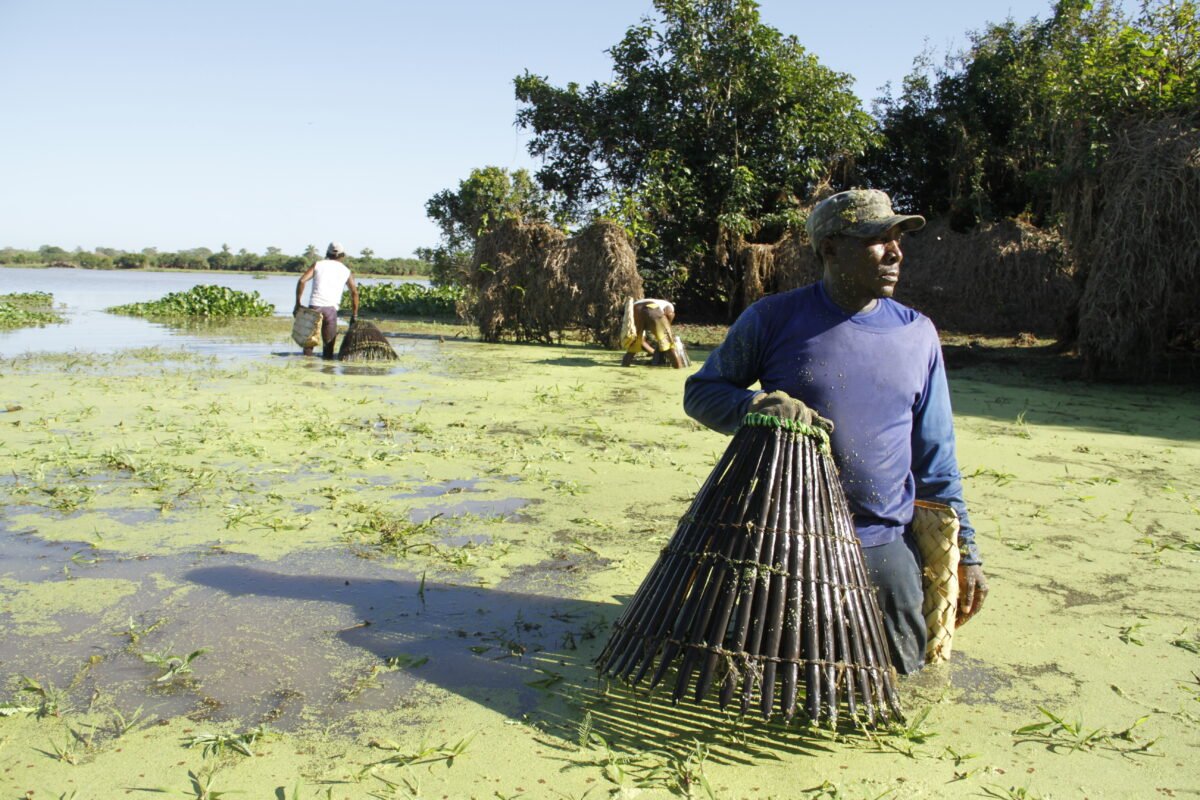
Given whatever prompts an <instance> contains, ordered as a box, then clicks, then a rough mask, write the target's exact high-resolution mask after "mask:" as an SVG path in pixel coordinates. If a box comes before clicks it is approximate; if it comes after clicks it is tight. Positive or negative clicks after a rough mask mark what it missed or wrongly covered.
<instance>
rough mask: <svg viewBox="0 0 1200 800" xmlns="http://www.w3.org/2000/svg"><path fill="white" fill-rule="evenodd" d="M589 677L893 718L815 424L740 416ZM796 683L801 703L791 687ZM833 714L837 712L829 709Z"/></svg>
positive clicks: (844, 513)
mask: <svg viewBox="0 0 1200 800" xmlns="http://www.w3.org/2000/svg"><path fill="white" fill-rule="evenodd" d="M597 667H598V668H599V669H600V671H601V672H602V673H603V674H606V675H609V676H611V677H615V678H621V679H623V680H626V681H628V682H630V683H633V684H636V683H638V682H639V681H641V680H642V679H643V678H644V677H645V676H646V675H647V674H649V675H650V676H651V677H650V686H651V688H653V687H654V686H657V685H658V684H659V683H660V682H661V681H662V680H663V679H664V678H665V677H667V676H668V674H671V673H672V670H673V680H674V691H673V696H672V699H673V700H674V701H675V702H678V701H679V700H680V699H682V698H684V697H685V696H688V695H689V694H690V695H691V696H692V697H693V698H694V700H695V701H696V702H697V703H700V702H702V701H703V699H704V698H705V697H706V696H707V695H709V693H710V691H712V692H715V694H716V695H717V699H718V702H719V704H720V706H721V707H722V708H725V707H727V706H728V705H729V704H730V703H731V702H735V703H736V704H737V705H738V706H740V709H741V711H742V713H746V712H747V711H749V710H750V709H751V707H754V708H756V709H757V711H758V713H760V714H761V715H762V717H763V718H764V719H769V718H770V716H771V715H772V713H774V712H775V711H779V712H781V713H782V714H783V716H784V718H785V719H786V720H791V719H792V717H793V716H794V714H795V712H796V710H797V709H801V710H802V711H803V713H804V714H805V715H806V716H807V718H808V719H809V720H810V721H811V722H814V723H816V722H821V721H827V722H828V723H829V724H830V725H836V724H837V722H838V720H839V719H846V718H849V719H851V720H854V721H855V722H859V723H866V724H874V723H875V722H877V721H880V722H886V721H888V720H890V719H901V718H902V714H901V710H900V702H899V696H898V693H897V690H896V677H895V672H894V670H893V668H892V666H891V658H890V655H889V652H888V646H887V642H886V639H885V638H884V633H883V620H882V617H881V615H880V613H879V607H878V605H877V603H876V600H875V590H874V588H873V587H872V586H871V583H870V581H869V579H868V578H867V573H866V568H865V566H864V564H863V559H862V552H861V550H860V549H859V544H858V539H857V537H856V536H855V533H854V525H853V523H852V522H851V519H850V511H849V508H848V507H847V505H846V499H845V496H844V495H843V494H842V489H841V486H840V484H839V483H838V478H837V474H836V469H835V467H834V465H833V460H832V459H831V457H830V456H829V440H828V437H827V436H826V434H825V432H824V431H822V430H820V429H818V428H813V427H809V426H806V425H803V424H801V423H798V422H791V421H782V420H780V419H778V418H776V417H767V416H762V415H758V414H749V415H747V416H746V418H745V419H744V420H743V423H742V426H741V428H739V429H738V432H737V433H736V434H735V435H734V437H733V441H732V442H730V444H729V447H728V448H727V449H726V451H725V453H724V454H723V455H722V456H721V460H720V461H719V463H718V464H717V466H716V468H715V469H714V470H713V471H712V473H711V474H710V475H709V477H708V479H707V481H706V482H705V484H704V486H703V487H701V489H700V492H699V494H697V495H696V498H695V500H693V501H692V505H691V507H690V508H689V509H688V511H687V513H685V514H684V515H683V517H682V519H681V520H680V522H679V526H678V528H677V529H676V531H675V535H674V537H672V539H671V541H670V543H669V544H668V545H667V547H666V548H665V549H664V550H663V551H662V553H661V555H660V556H659V559H658V561H657V562H656V563H655V565H654V567H653V568H652V569H651V570H650V573H649V574H648V575H647V576H646V579H645V580H644V581H643V582H642V585H641V587H640V588H639V589H638V591H637V593H636V594H635V595H634V598H633V600H632V601H631V602H630V603H629V606H628V607H627V608H626V609H625V611H624V613H623V614H622V615H621V617H620V619H619V620H618V621H617V622H616V624H615V626H614V629H613V632H612V635H611V637H610V638H609V640H608V643H607V644H606V645H605V648H604V650H603V652H602V653H601V655H600V657H599V659H598V660H597ZM801 689H802V690H803V697H802V698H801V696H800V690H801ZM843 708H844V714H843Z"/></svg>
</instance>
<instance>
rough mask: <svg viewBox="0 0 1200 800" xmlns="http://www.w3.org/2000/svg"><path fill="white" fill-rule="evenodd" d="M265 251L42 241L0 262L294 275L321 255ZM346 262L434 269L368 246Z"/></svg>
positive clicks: (396, 270) (359, 268)
mask: <svg viewBox="0 0 1200 800" xmlns="http://www.w3.org/2000/svg"><path fill="white" fill-rule="evenodd" d="M268 250H269V252H267V253H266V254H263V255H260V254H258V253H251V252H249V251H247V250H240V251H238V252H237V253H233V252H231V251H230V250H229V249H228V248H222V249H221V250H218V251H216V252H213V251H212V250H209V249H208V248H207V247H198V248H195V249H192V250H181V251H178V252H174V253H171V252H162V253H160V252H158V251H157V250H156V249H155V248H153V247H147V248H145V249H143V250H142V251H140V252H129V251H125V250H116V249H113V248H108V247H98V248H96V249H95V250H92V251H87V250H82V249H77V250H74V251H68V250H64V249H63V248H61V247H56V246H54V245H44V246H42V247H40V248H38V249H37V250H20V249H17V248H13V247H4V248H0V267H25V268H30V269H45V268H50V267H60V268H71V269H95V270H144V271H152V270H155V271H162V272H252V273H266V274H281V275H298V274H300V273H302V272H304V270H306V269H308V268H309V267H311V266H312V265H313V264H314V263H315V262H317V261H319V260H320V259H321V255H320V253H319V252H318V251H317V250H316V248H315V247H311V246H310V247H309V248H308V250H306V251H305V252H304V253H303V254H302V255H298V256H293V255H286V254H284V253H282V252H279V250H278V248H274V247H272V248H268ZM345 263H346V266H348V267H350V269H352V270H354V272H355V274H357V275H359V276H361V277H374V276H388V277H397V276H411V277H418V278H428V277H429V276H430V274H431V272H432V269H433V267H432V265H431V264H430V263H429V262H427V261H424V260H422V259H419V258H377V257H376V256H375V254H374V253H373V252H372V251H371V250H370V249H369V248H367V249H364V250H363V251H362V254H361V255H359V256H357V257H356V256H347V258H346V262H345Z"/></svg>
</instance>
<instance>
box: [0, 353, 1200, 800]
mask: <svg viewBox="0 0 1200 800" xmlns="http://www.w3.org/2000/svg"><path fill="white" fill-rule="evenodd" d="M411 345H412V346H410V347H402V348H397V349H398V350H399V351H400V354H401V360H400V362H398V364H397V367H398V369H397V370H396V371H394V372H388V373H382V374H381V373H366V374H357V373H350V372H347V371H344V370H338V369H326V368H325V366H322V365H316V366H314V364H313V363H312V362H311V361H308V362H306V361H305V360H303V359H299V358H290V357H289V358H270V357H268V358H255V359H249V360H241V361H228V360H223V359H222V360H218V359H213V358H210V357H207V356H197V355H195V354H187V353H176V352H172V351H131V352H127V353H121V354H118V355H115V356H111V357H108V356H105V357H99V356H97V357H92V356H86V355H80V354H72V355H71V356H54V355H48V356H39V357H30V358H19V359H11V360H8V361H5V362H2V363H0V372H2V373H3V377H4V380H3V382H2V383H0V387H2V388H0V393H2V394H0V407H6V408H8V407H12V406H19V409H18V410H16V411H9V412H6V413H5V414H4V415H3V418H2V420H0V426H2V427H3V436H2V437H0V447H2V448H3V450H2V451H0V452H3V454H4V456H5V459H6V466H7V468H8V471H7V474H6V475H5V476H4V479H3V480H0V503H2V504H3V505H2V507H0V633H2V634H3V635H2V636H0V674H2V675H3V677H4V679H5V681H6V686H7V694H6V695H5V696H4V697H2V698H0V700H7V701H8V702H9V711H8V712H6V715H5V716H3V717H0V788H2V790H3V791H4V792H7V793H8V794H9V795H11V796H24V794H25V793H26V792H28V791H30V790H33V791H34V792H35V796H51V797H58V796H60V795H66V796H70V792H71V791H72V790H73V789H78V790H79V795H78V796H79V797H112V796H124V795H125V793H126V792H127V791H130V790H132V789H137V788H143V789H145V788H153V787H160V786H161V787H167V788H169V789H171V790H172V791H175V792H183V791H187V790H188V787H189V786H190V779H189V778H188V772H189V771H191V772H192V773H193V774H194V775H197V776H208V775H212V776H213V777H212V780H213V781H214V783H213V786H214V788H216V789H217V790H220V791H226V790H237V791H241V792H242V793H243V794H244V795H245V796H248V797H278V796H285V797H290V796H292V792H293V790H294V789H297V788H298V793H297V796H300V797H304V798H308V797H317V796H320V797H325V796H326V790H330V796H332V797H352V798H360V797H379V796H384V797H406V796H437V797H440V796H449V797H467V796H475V797H495V796H497V795H499V796H512V795H524V796H527V797H554V796H567V797H581V796H584V795H585V794H586V795H588V796H590V797H604V796H609V795H610V794H613V793H616V794H617V795H620V794H621V793H624V795H625V796H632V795H634V794H637V793H640V795H641V796H643V797H659V796H686V793H687V790H688V787H690V788H691V790H692V791H693V794H697V793H699V796H704V794H703V791H704V790H703V789H702V788H700V787H702V784H701V783H700V782H699V777H700V776H701V775H702V776H703V777H704V779H705V781H707V782H708V785H709V786H711V787H712V790H713V793H714V795H715V796H718V797H756V798H757V797H769V796H777V797H796V796H808V797H835V796H836V797H849V798H860V797H877V796H890V797H947V796H1002V797H1018V796H1024V797H1048V796H1054V797H1061V796H1068V797H1077V796H1078V797H1143V796H1171V794H1172V793H1174V795H1175V796H1186V793H1187V792H1188V791H1191V790H1192V789H1194V787H1195V786H1197V785H1200V772H1198V770H1197V767H1196V763H1197V760H1196V759H1195V757H1194V756H1195V752H1196V746H1197V745H1196V743H1197V741H1200V739H1198V736H1200V700H1198V698H1200V683H1198V682H1197V681H1196V678H1195V675H1196V674H1197V673H1200V655H1198V654H1197V649H1200V648H1198V647H1197V641H1198V640H1197V633H1198V632H1200V627H1198V626H1196V624H1195V620H1196V619H1197V617H1198V616H1200V614H1198V612H1200V602H1198V598H1197V592H1198V590H1197V580H1196V577H1197V567H1198V563H1200V533H1198V529H1200V498H1198V495H1197V492H1196V489H1195V487H1196V486H1197V485H1200V448H1198V446H1197V441H1198V440H1200V410H1198V406H1197V404H1196V403H1195V402H1194V399H1195V398H1194V397H1188V396H1186V395H1185V394H1183V392H1182V390H1179V391H1174V390H1164V389H1149V390H1133V389H1126V388H1114V387H1104V386H1090V385H1086V384H1079V383H1067V382H1062V381H1058V380H1055V379H1045V378H1044V377H1039V378H1038V379H1036V380H1031V379H1030V378H1029V377H1028V376H1026V375H1023V374H1022V373H1021V372H1019V371H1018V370H1017V369H1016V368H1014V367H1012V366H1006V365H999V366H997V365H990V366H989V365H983V366H977V367H970V368H964V369H959V370H955V371H954V372H953V373H952V376H951V380H952V391H953V393H954V398H953V399H954V403H955V409H956V413H957V416H958V438H959V449H960V462H961V464H962V469H963V473H964V475H965V480H966V487H967V492H968V501H969V502H970V504H971V508H972V515H973V518H974V520H975V523H976V526H977V528H978V529H979V531H980V541H981V545H982V547H983V548H984V557H985V559H986V561H987V564H986V569H987V571H988V575H989V579H990V581H991V584H992V594H991V597H990V598H989V601H988V606H987V608H986V609H985V611H984V613H983V614H982V615H981V616H980V617H979V618H978V619H977V620H976V621H973V622H972V623H971V624H970V625H969V626H968V627H967V628H965V629H964V630H963V631H961V632H960V635H959V637H958V638H957V639H956V647H957V651H956V656H955V659H954V661H953V662H952V663H951V664H950V665H948V666H947V667H943V668H939V669H937V670H930V671H928V672H926V673H924V674H922V675H920V676H918V677H916V678H914V679H911V680H907V681H905V682H904V684H903V686H902V692H903V697H904V701H905V703H906V707H907V708H908V710H909V717H910V723H911V724H912V725H913V726H914V727H912V728H911V729H909V730H898V731H893V732H892V733H891V734H890V735H873V736H871V737H867V736H865V735H862V734H859V733H854V732H852V731H843V732H841V733H838V734H832V733H830V732H822V731H808V730H806V729H804V728H800V727H795V726H793V727H792V728H784V727H782V726H780V725H778V724H771V725H763V724H761V723H759V722H757V721H754V720H738V719H736V718H732V717H728V716H725V715H724V714H722V713H720V712H719V711H717V710H716V709H714V708H710V707H707V706H705V707H699V708H698V707H695V706H690V705H682V706H679V707H677V708H676V707H672V706H670V704H669V703H667V702H665V701H664V700H663V699H662V698H661V697H659V696H658V695H657V694H650V695H647V694H645V693H644V692H631V691H629V690H627V689H625V688H622V687H615V686H605V685H603V684H600V683H598V682H597V680H596V678H595V675H594V672H593V670H592V668H591V659H592V658H593V657H594V656H595V655H596V653H597V652H598V648H599V647H600V645H601V644H602V643H603V640H604V638H605V636H606V634H607V625H608V624H609V623H610V621H611V620H612V619H613V618H614V617H615V616H616V615H617V613H619V610H620V607H621V604H622V603H623V602H625V601H626V600H627V598H628V596H629V594H630V593H632V592H633V591H634V590H635V589H636V588H637V585H638V584H639V582H640V581H641V579H642V577H643V576H644V575H645V573H646V572H647V571H648V570H649V568H650V566H651V564H652V563H653V561H654V559H655V558H656V557H657V554H658V551H659V549H660V548H661V547H662V546H663V545H664V544H665V543H666V541H667V539H668V538H669V537H670V535H671V533H672V532H673V530H674V526H675V523H676V520H677V519H678V517H679V515H680V514H681V513H682V512H683V511H684V509H685V508H686V506H687V504H688V502H689V501H690V500H691V498H692V497H693V496H694V494H695V492H696V490H697V488H698V486H699V483H700V481H702V480H703V479H704V477H705V476H706V475H707V473H708V470H709V469H710V468H711V466H712V464H713V463H714V461H715V459H716V457H717V456H718V455H719V454H720V452H721V451H722V450H723V448H724V446H725V443H726V441H727V440H726V439H725V438H724V437H721V436H719V435H716V434H713V433H711V432H707V431H703V430H700V429H699V428H698V427H697V426H696V425H694V424H693V423H691V422H690V421H688V420H687V419H686V418H684V417H683V415H682V412H681V411H680V410H679V393H680V390H681V386H682V379H683V377H684V375H683V374H681V373H678V372H675V371H672V370H652V369H649V368H636V369H621V368H620V367H618V366H616V365H617V363H618V361H619V357H615V356H614V355H613V354H610V353H606V352H603V351H598V350H592V349H588V348H582V347H563V348H543V347H521V346H492V345H483V344H478V343H472V342H463V341H454V340H447V341H444V342H439V341H437V340H436V339H432V338H425V339H412V340H411ZM274 347H275V348H276V349H279V348H280V347H281V345H278V344H276V345H274ZM696 355H697V358H696V363H699V362H700V357H699V356H701V355H702V354H700V353H697V354H696ZM198 650H204V651H205V652H203V653H202V654H200V655H198V656H196V657H195V658H194V659H193V660H192V661H191V662H189V663H188V664H187V667H188V671H181V672H179V673H178V674H177V675H175V676H173V677H170V678H168V679H166V680H159V679H160V678H162V677H163V676H164V674H165V673H166V672H168V671H169V665H170V664H171V663H172V662H171V660H170V659H171V657H175V658H176V660H177V661H178V660H181V659H182V658H184V657H186V656H187V655H189V654H191V653H194V652H196V651H198ZM156 659H157V661H156ZM31 682H32V683H31ZM35 686H36V687H37V688H34V687H35ZM139 708H140V709H141V711H140V712H137V709H139ZM14 709H17V710H14ZM20 709H26V710H20ZM1047 714H1051V715H1054V717H1056V718H1058V719H1060V720H1062V721H1063V723H1054V722H1052V721H1051V718H1050V717H1048V716H1047ZM117 715H120V716H121V717H122V718H124V719H125V720H126V721H128V720H129V719H130V718H132V717H134V716H137V717H138V718H139V719H140V720H141V722H140V723H138V724H136V725H134V726H132V728H130V729H129V730H126V731H124V732H118V731H119V729H120V728H121V727H123V726H121V725H119V724H117ZM1143 718H1144V719H1143ZM1043 723H1044V724H1043ZM1064 723H1065V724H1064ZM259 725H266V726H267V728H266V731H267V733H266V734H265V735H263V736H261V737H257V738H255V737H250V741H252V746H251V747H250V750H251V751H252V752H255V753H257V754H258V755H256V756H254V757H247V756H245V755H243V754H241V753H240V752H239V751H238V750H237V749H235V748H233V747H232V746H226V747H224V748H223V749H219V750H213V749H209V750H208V751H207V752H206V751H205V748H204V747H203V746H201V745H200V744H197V745H196V746H194V747H189V746H188V745H189V743H191V742H193V740H194V737H196V736H197V735H200V734H217V733H220V734H222V735H224V736H227V737H236V736H239V735H241V736H248V735H249V734H251V733H253V732H254V731H256V730H257V729H258V726H259ZM1038 725H1041V726H1042V727H1037V728H1034V729H1030V726H1038ZM1022 730H1024V731H1025V733H1022V734H1018V733H1016V732H1017V731H1022ZM1072 730H1077V731H1079V733H1072ZM270 731H276V732H277V733H274V734H272V733H270ZM1092 731H1095V732H1096V734H1095V735H1094V736H1093V737H1092V738H1090V739H1088V740H1087V741H1085V742H1084V743H1082V744H1080V743H1079V741H1078V740H1079V739H1080V738H1082V737H1085V736H1086V735H1087V734H1088V733H1089V732H1092ZM76 734H78V735H76ZM593 734H595V736H596V737H599V738H595V737H593ZM472 735H473V737H474V738H471V737H472ZM464 741H466V744H465V745H462V749H461V751H460V752H458V753H457V754H456V755H454V757H453V758H450V757H449V756H447V755H446V754H447V753H449V752H452V751H454V750H455V748H456V747H457V746H459V745H460V744H461V743H462V742H464ZM84 787H86V789H85V788H84ZM589 792H590V794H588V793H589ZM556 793H557V794H556ZM989 793H991V794H989ZM996 793H998V794H996Z"/></svg>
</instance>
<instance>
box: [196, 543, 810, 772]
mask: <svg viewBox="0 0 1200 800" xmlns="http://www.w3.org/2000/svg"><path fill="white" fill-rule="evenodd" d="M184 577H185V578H186V579H187V580H188V581H191V582H193V583H196V584H200V585H202V586H205V587H209V588H211V589H216V590H218V591H220V592H222V593H224V594H226V595H227V596H229V597H231V598H242V597H258V598H263V597H269V598H278V599H287V600H293V601H301V602H303V603H336V604H339V605H341V606H344V607H345V608H346V609H348V610H349V613H350V616H351V617H353V618H354V619H357V620H359V621H358V622H357V623H356V624H353V625H350V626H348V627H345V628H342V629H340V630H338V631H336V634H335V635H336V637H337V639H338V640H339V641H340V642H342V643H344V644H345V645H348V646H350V647H351V648H354V649H355V650H358V651H361V652H364V653H368V654H370V655H371V656H372V657H373V660H375V661H376V662H383V663H398V664H407V665H412V666H411V667H410V668H408V669H407V670H405V673H406V674H405V677H407V678H409V679H410V680H411V679H419V680H420V681H425V682H428V683H432V684H434V685H436V686H438V687H440V688H441V689H444V690H446V691H449V692H453V693H454V694H457V695H459V696H460V697H463V698H465V699H467V700H470V701H472V702H474V703H478V704H479V705H481V706H485V707H488V708H491V709H493V710H494V711H497V712H498V713H501V714H504V715H506V716H509V717H511V718H514V719H528V718H533V719H534V720H537V721H539V722H540V723H541V724H542V726H543V727H545V728H547V729H548V730H550V731H551V732H553V733H555V734H557V735H559V736H561V737H562V738H564V739H566V740H568V741H574V740H576V739H577V737H578V730H579V727H580V725H581V724H582V721H583V719H584V716H585V714H586V715H588V717H589V719H590V726H591V729H592V730H593V731H595V732H597V733H599V734H600V735H601V736H602V737H604V739H605V740H606V741H607V742H608V743H609V744H610V746H612V747H614V748H616V749H620V750H626V751H637V750H648V749H650V748H654V749H659V750H665V751H667V752H670V753H673V754H674V755H675V756H677V757H682V756H683V755H685V754H686V753H688V752H689V751H691V750H692V749H693V748H694V747H695V743H696V742H701V743H703V744H706V745H708V746H709V747H710V748H711V749H712V756H713V758H714V760H718V761H726V762H737V763H746V764H750V763H753V761H754V760H755V759H756V758H759V757H777V756H778V753H779V752H780V751H781V750H782V751H787V752H793V753H804V752H814V751H817V750H824V749H826V748H825V746H824V745H823V744H822V743H821V738H822V735H821V734H817V735H814V734H813V732H811V731H808V730H807V729H805V728H804V727H803V726H800V725H792V726H784V725H782V724H779V723H773V724H769V725H768V724H763V723H761V722H760V721H758V720H757V719H745V720H739V719H737V718H736V717H734V716H732V715H727V714H725V713H723V712H720V711H719V710H717V709H716V708H715V706H713V705H712V704H711V703H708V704H706V705H704V706H699V707H698V706H694V705H680V706H672V705H671V704H670V702H669V699H668V698H666V697H664V696H662V693H661V692H656V693H655V694H654V695H647V694H646V693H645V692H643V691H636V690H633V689H630V688H628V687H625V686H621V685H614V684H609V683H608V682H602V681H600V680H599V679H598V678H597V676H596V673H595V670H594V668H593V666H592V661H593V659H594V658H595V657H596V656H597V655H598V654H599V651H600V648H601V647H602V646H603V643H604V641H605V639H606V638H607V634H608V630H609V626H610V624H611V622H612V620H613V619H614V618H615V617H616V615H617V613H618V612H619V608H620V607H619V606H618V605H615V604H609V603H596V602H589V601H580V600H568V599H564V598H561V597H552V596H542V595H533V594H525V593H517V592H509V591H503V590H498V589H485V588H478V587H469V586H453V585H447V584H434V583H429V584H425V585H422V584H421V583H420V582H419V581H412V580H410V579H378V578H368V579H363V578H358V579H347V578H346V577H344V576H342V575H328V574H299V573H292V572H282V571H276V570H274V569H268V568H265V567H263V566H214V567H200V568H197V569H193V570H189V571H188V572H187V573H186V574H185V576H184ZM411 688H412V687H411V685H410V687H409V689H410V693H411ZM391 701H392V703H393V704H396V703H399V704H401V705H403V704H404V703H405V700H404V698H403V697H392V698H391Z"/></svg>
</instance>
